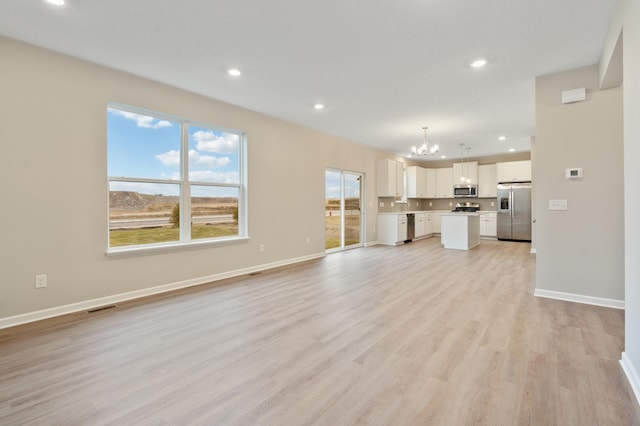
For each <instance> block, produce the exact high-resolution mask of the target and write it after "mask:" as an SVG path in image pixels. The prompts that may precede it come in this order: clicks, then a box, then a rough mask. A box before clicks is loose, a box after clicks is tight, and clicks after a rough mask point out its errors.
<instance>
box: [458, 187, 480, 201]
mask: <svg viewBox="0 0 640 426" xmlns="http://www.w3.org/2000/svg"><path fill="white" fill-rule="evenodd" d="M453 196H454V197H455V198H470V197H477V196H478V185H469V184H466V185H453Z"/></svg>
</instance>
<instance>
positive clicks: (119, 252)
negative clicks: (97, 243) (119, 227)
mask: <svg viewBox="0 0 640 426" xmlns="http://www.w3.org/2000/svg"><path fill="white" fill-rule="evenodd" d="M249 239H250V238H249V237H248V236H246V237H233V238H217V239H215V240H203V241H190V242H188V243H164V244H149V245H144V246H125V247H117V248H110V249H107V251H106V253H105V254H106V255H107V257H118V256H127V255H130V256H135V255H145V254H153V253H160V252H171V251H174V252H175V251H182V250H193V249H199V248H203V247H215V246H224V245H230V244H234V243H240V242H245V241H249Z"/></svg>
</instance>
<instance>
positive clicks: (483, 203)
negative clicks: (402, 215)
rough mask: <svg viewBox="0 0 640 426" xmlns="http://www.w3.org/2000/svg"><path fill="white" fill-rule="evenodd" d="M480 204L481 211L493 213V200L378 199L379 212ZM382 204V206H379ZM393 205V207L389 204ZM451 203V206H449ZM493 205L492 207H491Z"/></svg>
mask: <svg viewBox="0 0 640 426" xmlns="http://www.w3.org/2000/svg"><path fill="white" fill-rule="evenodd" d="M467 201H469V202H471V203H478V204H480V210H482V211H495V210H496V199H495V198H436V199H418V198H410V199H409V200H408V201H407V202H406V203H402V202H398V201H396V200H395V199H394V198H393V197H379V198H378V211H379V212H406V211H414V210H417V211H419V210H451V209H453V208H454V207H455V205H456V203H461V202H462V203H464V202H467ZM380 203H383V204H384V205H381V204H380ZM392 203H393V207H392V206H391V204H392ZM449 203H451V205H449ZM491 203H493V205H491Z"/></svg>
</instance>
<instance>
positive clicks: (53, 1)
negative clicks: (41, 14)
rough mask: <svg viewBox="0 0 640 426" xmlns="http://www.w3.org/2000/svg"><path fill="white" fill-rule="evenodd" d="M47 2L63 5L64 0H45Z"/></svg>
mask: <svg viewBox="0 0 640 426" xmlns="http://www.w3.org/2000/svg"><path fill="white" fill-rule="evenodd" d="M46 1H47V3H51V4H55V5H56V6H64V0H46Z"/></svg>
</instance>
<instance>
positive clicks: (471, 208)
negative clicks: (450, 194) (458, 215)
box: [451, 202, 480, 213]
mask: <svg viewBox="0 0 640 426" xmlns="http://www.w3.org/2000/svg"><path fill="white" fill-rule="evenodd" d="M479 210H480V204H479V203H470V202H466V203H456V208H455V209H453V210H451V211H452V212H466V213H476V212H478V211H479Z"/></svg>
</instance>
